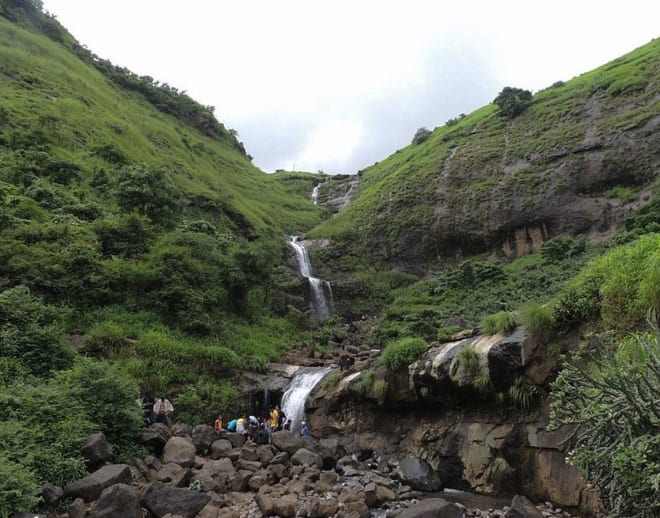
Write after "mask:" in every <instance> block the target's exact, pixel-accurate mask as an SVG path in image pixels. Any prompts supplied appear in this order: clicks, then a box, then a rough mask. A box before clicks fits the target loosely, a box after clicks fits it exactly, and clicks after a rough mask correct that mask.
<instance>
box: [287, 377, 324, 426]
mask: <svg viewBox="0 0 660 518" xmlns="http://www.w3.org/2000/svg"><path fill="white" fill-rule="evenodd" d="M328 372H330V367H323V368H312V367H310V368H302V369H299V370H298V372H296V375H295V376H294V377H293V379H292V380H291V383H290V384H289V388H288V389H286V392H285V393H284V395H283V396H282V405H281V407H282V411H283V412H284V415H286V418H287V419H291V431H296V432H297V431H298V430H299V428H300V423H302V422H303V421H304V420H305V401H307V396H309V394H310V393H311V392H312V390H313V389H314V387H315V386H316V384H317V383H318V382H319V381H321V378H323V376H325V375H326V374H327V373H328Z"/></svg>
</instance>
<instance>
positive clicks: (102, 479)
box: [64, 464, 133, 502]
mask: <svg viewBox="0 0 660 518" xmlns="http://www.w3.org/2000/svg"><path fill="white" fill-rule="evenodd" d="M132 481H133V479H132V477H131V470H130V468H129V466H128V465H127V464H108V465H107V466H103V467H102V468H100V469H98V470H96V471H95V472H94V473H91V474H89V475H87V476H86V477H85V478H83V479H81V480H76V481H75V482H72V483H71V484H69V485H67V486H66V487H65V488H64V496H65V497H66V498H82V499H83V500H85V501H86V502H90V501H92V500H96V499H97V498H98V497H99V496H100V494H101V492H102V491H103V490H104V489H105V488H107V487H110V486H113V485H115V484H130V483H131V482H132Z"/></svg>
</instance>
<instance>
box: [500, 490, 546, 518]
mask: <svg viewBox="0 0 660 518" xmlns="http://www.w3.org/2000/svg"><path fill="white" fill-rule="evenodd" d="M503 516H504V518H543V513H542V512H541V511H539V510H538V509H537V508H536V506H535V505H534V504H533V503H532V502H530V501H529V500H528V499H527V498H525V497H524V496H522V495H516V496H514V497H513V500H512V501H511V508H510V509H509V510H508V511H506V512H505V513H504V515H503Z"/></svg>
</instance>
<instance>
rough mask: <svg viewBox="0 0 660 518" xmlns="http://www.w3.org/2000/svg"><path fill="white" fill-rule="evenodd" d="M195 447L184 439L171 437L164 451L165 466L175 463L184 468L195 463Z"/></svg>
mask: <svg viewBox="0 0 660 518" xmlns="http://www.w3.org/2000/svg"><path fill="white" fill-rule="evenodd" d="M195 453H196V450H195V446H194V445H193V444H192V443H190V442H188V440H187V439H184V438H183V437H170V438H169V440H168V441H167V443H166V444H165V449H164V450H163V464H167V463H169V462H174V463H175V464H178V465H179V466H183V467H184V468H191V467H192V466H193V464H194V463H195Z"/></svg>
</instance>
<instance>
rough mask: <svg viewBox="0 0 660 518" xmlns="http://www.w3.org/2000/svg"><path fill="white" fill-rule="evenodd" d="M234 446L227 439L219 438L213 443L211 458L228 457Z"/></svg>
mask: <svg viewBox="0 0 660 518" xmlns="http://www.w3.org/2000/svg"><path fill="white" fill-rule="evenodd" d="M233 448H234V447H233V446H232V444H231V443H230V442H229V441H228V440H227V439H218V440H217V441H213V443H212V444H211V458H212V459H219V458H221V457H226V456H227V455H228V454H229V452H230V451H231V450H232V449H233Z"/></svg>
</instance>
